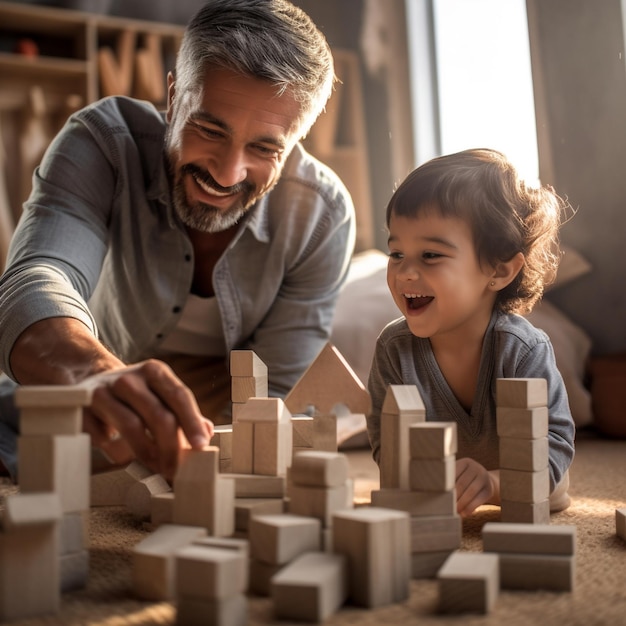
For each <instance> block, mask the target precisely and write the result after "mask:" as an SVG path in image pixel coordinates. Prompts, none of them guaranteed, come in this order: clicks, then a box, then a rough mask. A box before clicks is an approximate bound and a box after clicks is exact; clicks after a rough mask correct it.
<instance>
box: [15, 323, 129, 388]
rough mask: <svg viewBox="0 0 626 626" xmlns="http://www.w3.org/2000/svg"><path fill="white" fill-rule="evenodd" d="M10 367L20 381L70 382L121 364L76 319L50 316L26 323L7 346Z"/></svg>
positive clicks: (28, 383) (35, 383)
mask: <svg viewBox="0 0 626 626" xmlns="http://www.w3.org/2000/svg"><path fill="white" fill-rule="evenodd" d="M10 359H11V370H12V373H13V376H14V377H15V379H16V380H17V382H18V383H20V384H23V385H44V384H64V385H68V384H73V383H77V382H80V381H82V380H83V379H85V378H87V377H88V376H91V375H92V374H96V373H98V372H102V371H105V370H111V369H117V368H119V367H123V366H124V364H123V363H122V362H121V361H120V360H119V359H118V358H117V357H116V356H114V355H113V354H112V353H111V352H109V351H108V350H107V349H106V348H105V347H104V346H103V345H102V344H101V343H100V342H99V341H98V339H97V338H96V337H94V336H93V334H92V333H91V332H90V331H89V329H88V328H87V327H86V326H85V325H84V324H83V323H82V322H81V321H79V320H76V319H73V318H66V317H53V318H49V319H45V320H41V321H39V322H36V323H35V324H32V325H31V326H29V327H28V328H27V329H26V330H25V331H24V332H23V333H22V334H21V335H20V336H19V338H18V339H17V341H16V342H15V344H14V346H13V349H12V350H11V357H10Z"/></svg>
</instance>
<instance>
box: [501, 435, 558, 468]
mask: <svg viewBox="0 0 626 626" xmlns="http://www.w3.org/2000/svg"><path fill="white" fill-rule="evenodd" d="M548 464H549V446H548V437H538V438H537V439H525V438H521V437H500V467H501V468H504V469H513V470H522V471H524V472H538V471H540V470H542V469H545V468H546V467H548Z"/></svg>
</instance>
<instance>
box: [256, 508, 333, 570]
mask: <svg viewBox="0 0 626 626" xmlns="http://www.w3.org/2000/svg"><path fill="white" fill-rule="evenodd" d="M321 528H322V527H321V523H320V520H319V519H317V518H314V517H303V516H301V515H288V514H282V515H258V516H256V517H254V518H252V519H251V520H250V527H249V530H248V538H249V541H250V556H251V557H252V558H253V559H256V560H259V561H263V562H264V563H270V564H273V565H284V564H286V563H289V561H291V560H293V559H294V558H295V557H296V556H299V555H300V554H303V553H304V552H312V551H319V550H320V547H321V546H320V543H321Z"/></svg>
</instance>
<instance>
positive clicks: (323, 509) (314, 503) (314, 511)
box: [288, 480, 354, 528]
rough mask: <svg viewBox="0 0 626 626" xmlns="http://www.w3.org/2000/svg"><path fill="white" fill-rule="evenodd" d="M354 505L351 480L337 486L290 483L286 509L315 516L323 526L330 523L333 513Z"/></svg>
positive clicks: (297, 513) (298, 513)
mask: <svg viewBox="0 0 626 626" xmlns="http://www.w3.org/2000/svg"><path fill="white" fill-rule="evenodd" d="M353 507H354V483H353V481H352V480H348V481H346V483H345V484H343V485H339V486H338V487H305V486H303V485H294V484H291V485H290V487H289V504H288V510H289V511H290V512H291V513H294V514H296V515H305V516H307V517H317V518H318V519H319V520H320V521H321V522H322V526H324V527H325V528H326V527H328V526H331V525H332V519H333V515H334V514H335V513H337V512H338V511H344V510H346V509H352V508H353Z"/></svg>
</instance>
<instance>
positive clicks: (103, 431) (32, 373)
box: [10, 317, 213, 479]
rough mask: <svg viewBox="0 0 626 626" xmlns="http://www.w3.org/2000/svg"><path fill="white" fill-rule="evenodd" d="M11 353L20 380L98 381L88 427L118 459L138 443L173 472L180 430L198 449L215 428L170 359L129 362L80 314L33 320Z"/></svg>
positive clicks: (139, 453) (136, 450)
mask: <svg viewBox="0 0 626 626" xmlns="http://www.w3.org/2000/svg"><path fill="white" fill-rule="evenodd" d="M10 360H11V368H12V372H13V375H14V376H15V378H16V380H17V381H18V382H19V383H20V384H25V385H28V384H74V383H79V382H84V383H86V384H89V385H91V386H92V387H93V389H94V392H93V399H92V404H91V406H90V407H89V409H88V410H86V411H85V413H84V422H83V429H84V430H85V432H88V433H89V434H90V435H91V438H92V443H93V445H94V446H96V447H99V448H101V449H103V451H104V452H105V453H107V454H108V455H109V456H111V457H112V458H113V459H114V460H115V459H118V460H120V461H121V460H122V459H124V458H125V457H127V455H128V453H129V452H130V450H132V453H133V455H134V456H136V457H137V458H138V459H139V460H140V461H141V462H142V463H144V464H145V465H146V466H148V467H150V468H151V469H153V470H154V471H155V472H160V473H161V474H163V475H164V476H165V477H166V478H170V479H171V478H172V477H173V474H174V472H175V469H176V464H177V460H178V451H179V448H180V443H179V429H181V430H182V432H183V433H184V435H185V437H186V439H187V441H188V442H189V445H191V447H193V448H202V447H204V446H206V445H208V443H209V440H210V438H211V436H212V434H213V425H212V424H211V422H210V421H208V420H206V419H205V418H203V417H202V415H201V414H200V411H199V409H198V405H197V403H196V401H195V398H194V396H193V394H192V392H191V391H190V390H189V389H188V388H187V387H186V386H185V385H184V384H183V383H182V382H181V381H180V380H179V379H178V378H177V377H176V376H175V375H174V373H173V372H172V370H171V369H170V368H169V367H168V366H167V365H166V364H165V363H163V362H161V361H157V360H149V361H144V362H142V363H136V364H133V365H126V364H124V363H123V362H122V361H120V360H119V359H118V358H117V357H116V356H115V355H113V354H112V353H111V352H109V351H108V350H107V349H106V348H105V347H104V346H103V345H102V344H101V343H100V342H99V341H98V340H97V339H96V338H95V337H94V335H93V334H92V333H91V332H90V330H89V329H88V328H87V327H86V326H85V325H84V324H83V323H82V322H80V321H79V320H76V319H72V318H63V317H58V318H49V319H45V320H41V321H39V322H36V323H35V324H32V325H31V326H29V327H28V328H27V329H26V330H25V331H24V332H22V333H21V335H20V336H19V338H18V339H17V341H16V342H15V344H14V346H13V350H12V351H11V357H10ZM118 434H119V435H120V436H121V439H120V438H118V437H117V435H118ZM127 446H129V447H130V450H129V449H128V447H127Z"/></svg>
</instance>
